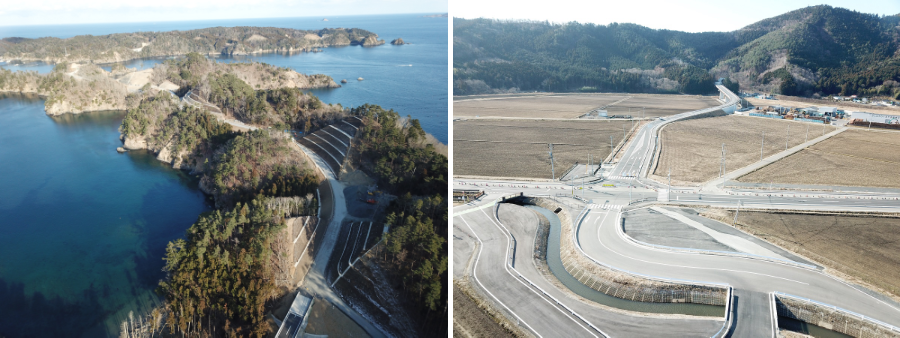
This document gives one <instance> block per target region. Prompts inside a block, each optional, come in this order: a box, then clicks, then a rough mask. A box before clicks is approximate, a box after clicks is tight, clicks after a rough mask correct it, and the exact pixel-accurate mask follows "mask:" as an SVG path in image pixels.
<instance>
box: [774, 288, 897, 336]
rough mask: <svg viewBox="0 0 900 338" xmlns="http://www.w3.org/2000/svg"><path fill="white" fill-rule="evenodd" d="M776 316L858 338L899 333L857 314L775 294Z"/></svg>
mask: <svg viewBox="0 0 900 338" xmlns="http://www.w3.org/2000/svg"><path fill="white" fill-rule="evenodd" d="M775 305H776V308H777V311H778V316H781V317H787V318H793V319H796V320H799V321H802V322H805V323H809V324H813V325H816V326H820V327H823V328H826V329H829V330H832V331H837V332H840V333H843V334H846V335H850V336H854V337H860V338H876V337H894V338H900V331H897V330H895V329H896V328H891V327H888V326H886V325H883V323H879V322H875V321H874V320H871V319H868V318H863V317H862V316H860V315H857V314H854V313H852V312H849V311H845V310H843V309H840V308H836V307H830V306H826V305H824V304H821V303H816V302H812V301H809V300H804V299H801V298H799V297H798V298H795V297H792V296H788V295H784V294H779V293H776V294H775Z"/></svg>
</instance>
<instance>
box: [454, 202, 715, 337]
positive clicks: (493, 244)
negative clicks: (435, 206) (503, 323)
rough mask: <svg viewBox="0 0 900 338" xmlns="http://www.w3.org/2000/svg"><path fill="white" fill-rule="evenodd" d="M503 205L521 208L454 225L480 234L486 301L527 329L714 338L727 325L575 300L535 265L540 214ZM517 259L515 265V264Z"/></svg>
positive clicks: (459, 219) (480, 284)
mask: <svg viewBox="0 0 900 338" xmlns="http://www.w3.org/2000/svg"><path fill="white" fill-rule="evenodd" d="M502 207H503V208H517V209H511V210H506V209H501V210H500V215H501V217H502V218H503V219H504V220H505V222H501V221H500V220H498V219H497V218H496V217H495V215H494V212H495V210H494V208H491V207H488V208H481V209H478V210H477V211H474V212H469V213H466V214H464V215H459V216H455V217H454V219H453V222H454V223H455V226H454V229H462V230H463V231H465V232H467V233H469V235H474V236H472V237H474V238H476V240H477V241H478V244H479V246H478V248H476V249H475V252H474V254H473V255H474V256H475V259H474V260H473V263H472V266H471V272H469V274H470V275H471V276H472V285H473V286H474V287H475V289H476V290H477V291H478V292H479V293H480V294H481V295H482V298H483V299H485V300H487V301H489V302H491V303H493V304H494V308H496V309H498V310H500V311H501V312H503V313H504V314H505V315H506V317H507V318H508V319H509V320H510V321H511V322H512V323H513V324H517V325H519V326H520V327H521V328H522V329H523V330H524V331H529V332H531V333H532V334H535V335H536V336H538V337H604V336H610V337H649V336H659V335H660V334H661V333H662V332H665V334H666V335H675V336H683V337H690V336H695V337H710V336H712V335H714V334H715V333H716V332H717V331H719V330H720V329H721V327H722V324H723V319H722V318H703V317H694V318H687V317H679V318H671V317H670V318H665V317H648V316H643V315H635V314H626V313H622V312H618V311H609V308H606V307H603V306H600V305H597V304H595V303H592V302H589V301H581V300H577V299H574V297H572V296H571V295H570V294H569V292H566V291H563V290H560V289H559V288H557V287H556V286H555V285H554V284H552V283H550V282H549V281H547V280H546V278H545V277H544V276H543V274H542V273H541V271H539V270H538V267H537V266H536V265H535V263H534V260H533V258H532V250H530V248H531V247H532V244H533V243H534V240H535V231H534V230H535V228H536V226H537V218H536V217H535V216H534V215H533V214H531V213H532V211H530V210H527V209H524V208H522V207H518V206H511V205H502ZM522 211H524V213H522ZM507 217H510V218H507ZM454 231H458V230H454ZM513 238H514V239H515V241H516V242H517V243H519V245H518V249H517V250H516V251H515V257H511V256H510V255H511V254H512V253H511V251H510V249H509V247H510V245H511V243H512V240H513ZM459 259H468V257H465V258H459ZM513 259H515V262H516V264H515V268H513V267H511V266H510V262H512V261H513ZM662 328H664V329H662ZM663 330H664V331H663Z"/></svg>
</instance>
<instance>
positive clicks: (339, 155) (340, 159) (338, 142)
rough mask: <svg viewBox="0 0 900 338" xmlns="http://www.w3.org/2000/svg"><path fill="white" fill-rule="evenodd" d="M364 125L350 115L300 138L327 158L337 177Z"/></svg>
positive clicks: (301, 141) (327, 162)
mask: <svg viewBox="0 0 900 338" xmlns="http://www.w3.org/2000/svg"><path fill="white" fill-rule="evenodd" d="M361 125H362V120H361V119H360V118H359V117H356V116H350V117H348V118H345V119H344V120H343V121H340V122H338V123H335V124H332V125H329V126H327V127H325V128H322V129H319V130H317V131H315V132H313V133H310V134H309V135H306V136H304V137H302V138H300V139H299V140H298V142H300V144H302V145H303V146H304V147H306V148H307V149H310V150H312V151H313V152H315V153H316V154H317V155H319V157H321V158H322V159H323V160H325V163H326V164H328V168H329V169H331V172H332V173H333V174H334V176H335V177H338V176H339V175H338V174H339V173H340V172H341V167H342V166H343V165H344V159H345V158H346V157H347V154H348V153H349V152H350V146H352V145H353V138H354V137H356V132H357V131H359V127H360V126H361Z"/></svg>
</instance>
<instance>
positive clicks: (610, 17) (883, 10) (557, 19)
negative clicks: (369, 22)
mask: <svg viewBox="0 0 900 338" xmlns="http://www.w3.org/2000/svg"><path fill="white" fill-rule="evenodd" d="M528 3H529V2H528V1H521V0H518V1H510V0H450V14H451V15H452V16H454V17H458V18H466V19H474V18H492V19H528V20H536V21H545V20H546V21H550V22H554V23H566V22H571V21H577V22H581V23H596V24H602V25H606V24H609V23H612V22H619V23H636V24H639V25H642V26H646V27H650V28H655V29H671V30H679V31H685V32H704V31H733V30H737V29H740V28H742V27H744V26H747V25H750V24H752V23H754V22H757V21H760V20H762V19H766V18H771V17H774V16H778V15H780V14H784V13H787V12H790V11H792V10H795V9H799V8H803V7H808V6H815V5H822V4H825V5H831V6H833V7H843V8H847V9H851V10H855V11H857V12H863V13H873V14H884V15H896V14H900V0H827V1H823V0H817V1H809V0H800V1H797V0H751V1H732V0H719V1H709V0H677V1H676V0H616V1H609V0H595V1H580V0H553V1H542V2H539V3H538V2H535V5H528Z"/></svg>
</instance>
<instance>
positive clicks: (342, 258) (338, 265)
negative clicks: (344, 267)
mask: <svg viewBox="0 0 900 338" xmlns="http://www.w3.org/2000/svg"><path fill="white" fill-rule="evenodd" d="M351 234H353V223H352V222H351V223H350V231H348V232H347V241H345V242H344V249H343V250H341V258H338V264H337V268H338V273H340V272H341V261H343V260H344V252H345V251H347V243H348V242H350V235H351Z"/></svg>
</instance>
